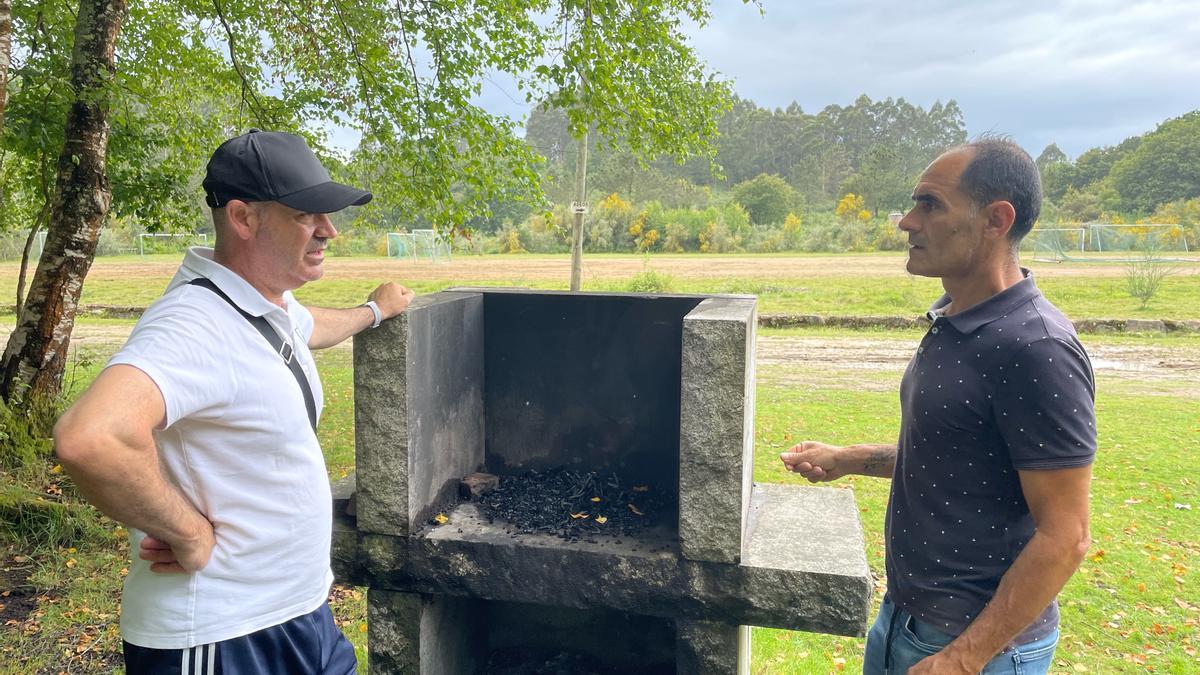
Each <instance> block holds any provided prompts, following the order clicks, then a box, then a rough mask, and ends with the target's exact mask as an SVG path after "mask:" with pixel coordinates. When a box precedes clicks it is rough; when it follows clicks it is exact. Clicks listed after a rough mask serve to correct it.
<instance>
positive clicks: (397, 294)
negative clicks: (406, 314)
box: [367, 281, 417, 319]
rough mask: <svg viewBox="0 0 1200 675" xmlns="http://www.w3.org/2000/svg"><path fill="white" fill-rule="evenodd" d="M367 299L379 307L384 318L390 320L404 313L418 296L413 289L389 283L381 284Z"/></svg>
mask: <svg viewBox="0 0 1200 675" xmlns="http://www.w3.org/2000/svg"><path fill="white" fill-rule="evenodd" d="M367 297H368V299H370V300H374V301H375V304H376V305H379V312H380V313H381V314H382V315H383V318H385V319H390V318H392V317H393V316H396V315H397V314H399V313H400V312H403V311H404V310H405V309H406V308H407V307H408V305H409V304H410V303H412V301H413V298H415V297H417V294H416V293H414V292H413V291H412V289H411V288H406V287H404V286H401V285H400V284H397V283H395V282H392V281H389V282H387V283H386V284H380V285H379V288H376V289H375V290H374V291H371V295H369V296H367Z"/></svg>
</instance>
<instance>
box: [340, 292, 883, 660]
mask: <svg viewBox="0 0 1200 675" xmlns="http://www.w3.org/2000/svg"><path fill="white" fill-rule="evenodd" d="M755 320H756V301H755V299H754V298H753V297H747V296H683V295H656V296H649V295H637V294H615V293H614V294H594V293H559V292H534V291H526V290H512V289H454V290H450V291H445V292H441V293H436V294H432V295H428V296H424V297H420V298H418V299H417V300H416V301H415V302H414V303H413V305H412V306H411V307H410V308H409V309H408V311H407V312H405V313H404V314H402V315H401V316H400V317H398V318H396V319H394V320H391V321H388V322H385V323H384V324H383V325H381V326H380V327H379V328H377V329H375V330H372V331H365V332H363V333H361V334H359V335H358V336H357V337H356V338H355V342H354V378H355V380H354V387H355V429H356V431H355V433H356V446H357V447H356V452H357V460H356V464H357V474H356V493H355V495H354V499H353V508H352V509H348V508H347V503H346V498H347V493H348V490H349V489H355V488H348V486H345V485H343V486H340V488H339V489H336V490H335V521H336V525H335V531H334V551H333V556H334V570H335V573H336V574H337V575H338V577H339V578H340V579H341V580H342V581H346V582H352V583H355V584H358V585H364V586H369V591H368V600H367V605H368V615H367V616H368V619H367V620H368V640H369V647H368V649H369V663H370V672H372V673H426V674H431V673H476V672H489V671H490V672H506V673H510V672H511V673H516V672H572V671H573V667H571V666H568V665H563V664H569V663H585V662H586V663H588V664H589V665H588V668H587V670H585V672H638V673H676V672H677V673H735V672H747V671H748V670H749V658H750V652H749V626H767V627H775V628H787V629H793V630H802V631H814V632H823V633H835V634H840V635H862V634H863V631H864V629H865V626H866V619H867V613H868V610H869V607H870V598H871V592H872V586H871V579H870V574H869V572H868V569H867V564H866V558H865V555H864V547H863V541H862V531H861V527H860V525H859V521H858V514H857V510H856V507H855V504H854V498H853V495H852V493H851V492H850V491H848V490H840V489H831V488H811V487H802V486H790V485H789V486H783V485H765V484H756V483H753V481H752V475H753V468H754V450H753V438H754V433H753V420H754V337H755ZM531 469H534V470H552V469H571V470H573V471H580V472H589V471H590V472H596V473H597V474H598V475H609V474H616V475H617V476H620V477H621V480H622V481H623V482H625V483H627V484H629V485H633V484H637V483H644V484H647V485H653V486H656V487H666V488H667V489H668V491H669V493H670V494H671V495H673V496H677V500H675V501H673V502H672V503H671V504H670V506H669V507H667V509H668V511H669V512H667V513H665V514H657V515H658V516H659V518H658V519H657V520H656V522H657V523H658V524H657V525H656V526H655V527H653V528H646V529H645V530H641V531H639V532H638V533H636V534H635V535H633V536H621V535H605V534H599V535H595V536H589V537H587V538H581V539H579V540H573V541H568V540H565V539H563V538H560V537H558V536H555V535H553V534H545V533H532V534H527V533H518V532H516V530H515V528H513V527H512V526H511V524H508V523H504V522H500V521H495V522H489V521H488V519H487V518H485V517H483V516H482V514H481V512H480V510H479V507H478V505H477V504H475V503H473V502H471V501H461V502H460V501H458V500H457V493H458V490H459V485H460V481H462V480H463V478H464V477H467V476H469V475H470V474H473V473H476V472H486V473H488V474H498V475H519V474H523V473H525V472H527V471H529V470H531ZM348 511H349V512H351V513H352V514H353V515H351V513H348ZM438 515H444V516H445V517H446V518H445V519H443V518H437V519H436V520H435V516H438ZM440 520H445V522H444V523H442V524H438V521H440ZM546 655H560V656H561V655H572V656H573V657H578V658H580V659H585V660H579V661H563V660H559V661H556V662H554V663H557V664H558V665H557V666H554V667H551V666H550V665H546V664H548V663H550V662H548V661H547V660H546V659H547V658H548V657H547V656H546ZM522 658H525V659H527V662H526V663H524V664H523V665H522V663H521V659H522ZM555 658H558V657H555ZM563 658H565V657H563ZM504 659H507V661H505V660H504ZM502 662H503V663H508V664H509V665H507V666H505V667H504V668H501V667H499V666H497V665H496V664H498V663H502ZM513 664H515V665H513ZM539 664H542V665H539ZM542 666H544V667H542ZM522 668H523V669H522ZM555 668H557V669H555Z"/></svg>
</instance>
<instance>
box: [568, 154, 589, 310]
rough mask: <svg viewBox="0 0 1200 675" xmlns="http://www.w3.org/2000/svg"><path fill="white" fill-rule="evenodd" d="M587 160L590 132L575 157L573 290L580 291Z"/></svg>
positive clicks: (572, 245)
mask: <svg viewBox="0 0 1200 675" xmlns="http://www.w3.org/2000/svg"><path fill="white" fill-rule="evenodd" d="M587 160H588V132H587V130H584V132H583V136H582V137H581V138H580V139H579V152H578V153H576V155H575V202H574V206H576V207H578V208H576V210H575V212H574V214H572V218H573V219H574V222H573V223H572V225H571V290H572V291H578V290H579V288H580V285H581V281H582V279H583V211H582V210H581V209H582V205H584V204H587Z"/></svg>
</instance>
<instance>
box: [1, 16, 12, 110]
mask: <svg viewBox="0 0 1200 675" xmlns="http://www.w3.org/2000/svg"><path fill="white" fill-rule="evenodd" d="M10 65H12V0H0V131H3V130H4V110H5V109H6V108H8V67H9V66H10Z"/></svg>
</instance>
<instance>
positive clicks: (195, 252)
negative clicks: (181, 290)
mask: <svg viewBox="0 0 1200 675" xmlns="http://www.w3.org/2000/svg"><path fill="white" fill-rule="evenodd" d="M181 267H182V269H181V270H180V271H181V272H183V274H182V275H181V276H182V277H184V278H183V279H181V280H180V281H179V283H181V284H182V283H187V282H188V281H191V280H192V279H195V278H196V277H207V278H208V279H211V280H212V282H213V283H214V284H216V285H217V288H219V289H221V291H222V292H224V293H225V295H228V296H229V299H230V300H233V301H234V302H235V303H237V306H238V307H240V308H242V309H243V310H245V311H246V312H247V313H249V314H251V315H253V316H265V315H267V314H270V313H271V312H273V311H286V310H284V309H283V308H282V307H280V306H279V305H276V304H275V303H273V302H271V301H270V300H267V299H266V298H265V297H263V294H262V293H259V292H258V290H257V289H255V288H254V287H253V286H251V285H250V282H248V281H246V280H245V279H243V278H242V277H241V276H239V275H238V273H237V272H234V271H233V270H231V269H229V268H228V267H225V266H224V265H222V264H221V263H219V262H217V261H215V260H213V249H211V248H207V247H204V246H192V247H190V248H189V249H188V251H187V255H185V256H184V257H183V264H182V266H181ZM177 279H178V277H177ZM288 299H289V298H287V296H286V295H285V297H284V300H285V302H286V301H287V300H288Z"/></svg>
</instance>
